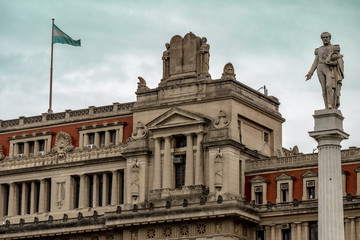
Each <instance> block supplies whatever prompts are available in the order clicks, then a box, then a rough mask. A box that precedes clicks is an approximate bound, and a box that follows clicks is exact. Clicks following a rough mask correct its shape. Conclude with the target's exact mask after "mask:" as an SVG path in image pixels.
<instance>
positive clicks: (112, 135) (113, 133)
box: [110, 130, 116, 145]
mask: <svg viewBox="0 0 360 240" xmlns="http://www.w3.org/2000/svg"><path fill="white" fill-rule="evenodd" d="M110 143H111V144H113V145H115V144H116V131H115V130H112V131H110Z"/></svg>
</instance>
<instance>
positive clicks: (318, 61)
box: [305, 32, 344, 109]
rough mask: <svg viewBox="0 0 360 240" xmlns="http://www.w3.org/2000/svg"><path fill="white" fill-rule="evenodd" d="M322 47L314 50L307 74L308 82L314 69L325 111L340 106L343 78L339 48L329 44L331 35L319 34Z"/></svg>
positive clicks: (342, 63)
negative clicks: (313, 56)
mask: <svg viewBox="0 0 360 240" xmlns="http://www.w3.org/2000/svg"><path fill="white" fill-rule="evenodd" d="M321 40H322V42H323V46H321V47H319V48H316V49H315V60H314V63H313V64H312V66H311V69H310V71H309V73H308V74H306V76H305V77H306V81H307V80H309V79H310V78H311V77H312V75H313V73H314V71H315V69H317V75H318V78H319V81H320V84H321V89H322V95H323V99H324V104H325V109H333V108H334V109H338V108H339V106H340V90H341V85H342V79H343V78H344V62H343V59H342V58H343V55H341V54H340V46H339V45H332V44H331V43H330V40H331V34H330V33H328V32H323V33H322V34H321Z"/></svg>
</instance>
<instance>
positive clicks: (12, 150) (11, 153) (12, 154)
mask: <svg viewBox="0 0 360 240" xmlns="http://www.w3.org/2000/svg"><path fill="white" fill-rule="evenodd" d="M13 156H14V144H12V143H10V147H9V157H10V158H12V157H13Z"/></svg>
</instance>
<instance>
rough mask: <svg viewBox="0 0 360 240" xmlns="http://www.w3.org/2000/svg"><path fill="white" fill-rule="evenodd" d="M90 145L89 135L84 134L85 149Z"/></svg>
mask: <svg viewBox="0 0 360 240" xmlns="http://www.w3.org/2000/svg"><path fill="white" fill-rule="evenodd" d="M87 145H89V134H86V133H85V134H84V147H86V146H87Z"/></svg>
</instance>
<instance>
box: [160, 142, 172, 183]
mask: <svg viewBox="0 0 360 240" xmlns="http://www.w3.org/2000/svg"><path fill="white" fill-rule="evenodd" d="M172 164H173V163H172V159H171V137H170V136H168V137H165V145H164V168H163V182H162V188H171V187H172V179H171V176H172V172H171V169H172V167H171V165H172Z"/></svg>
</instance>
